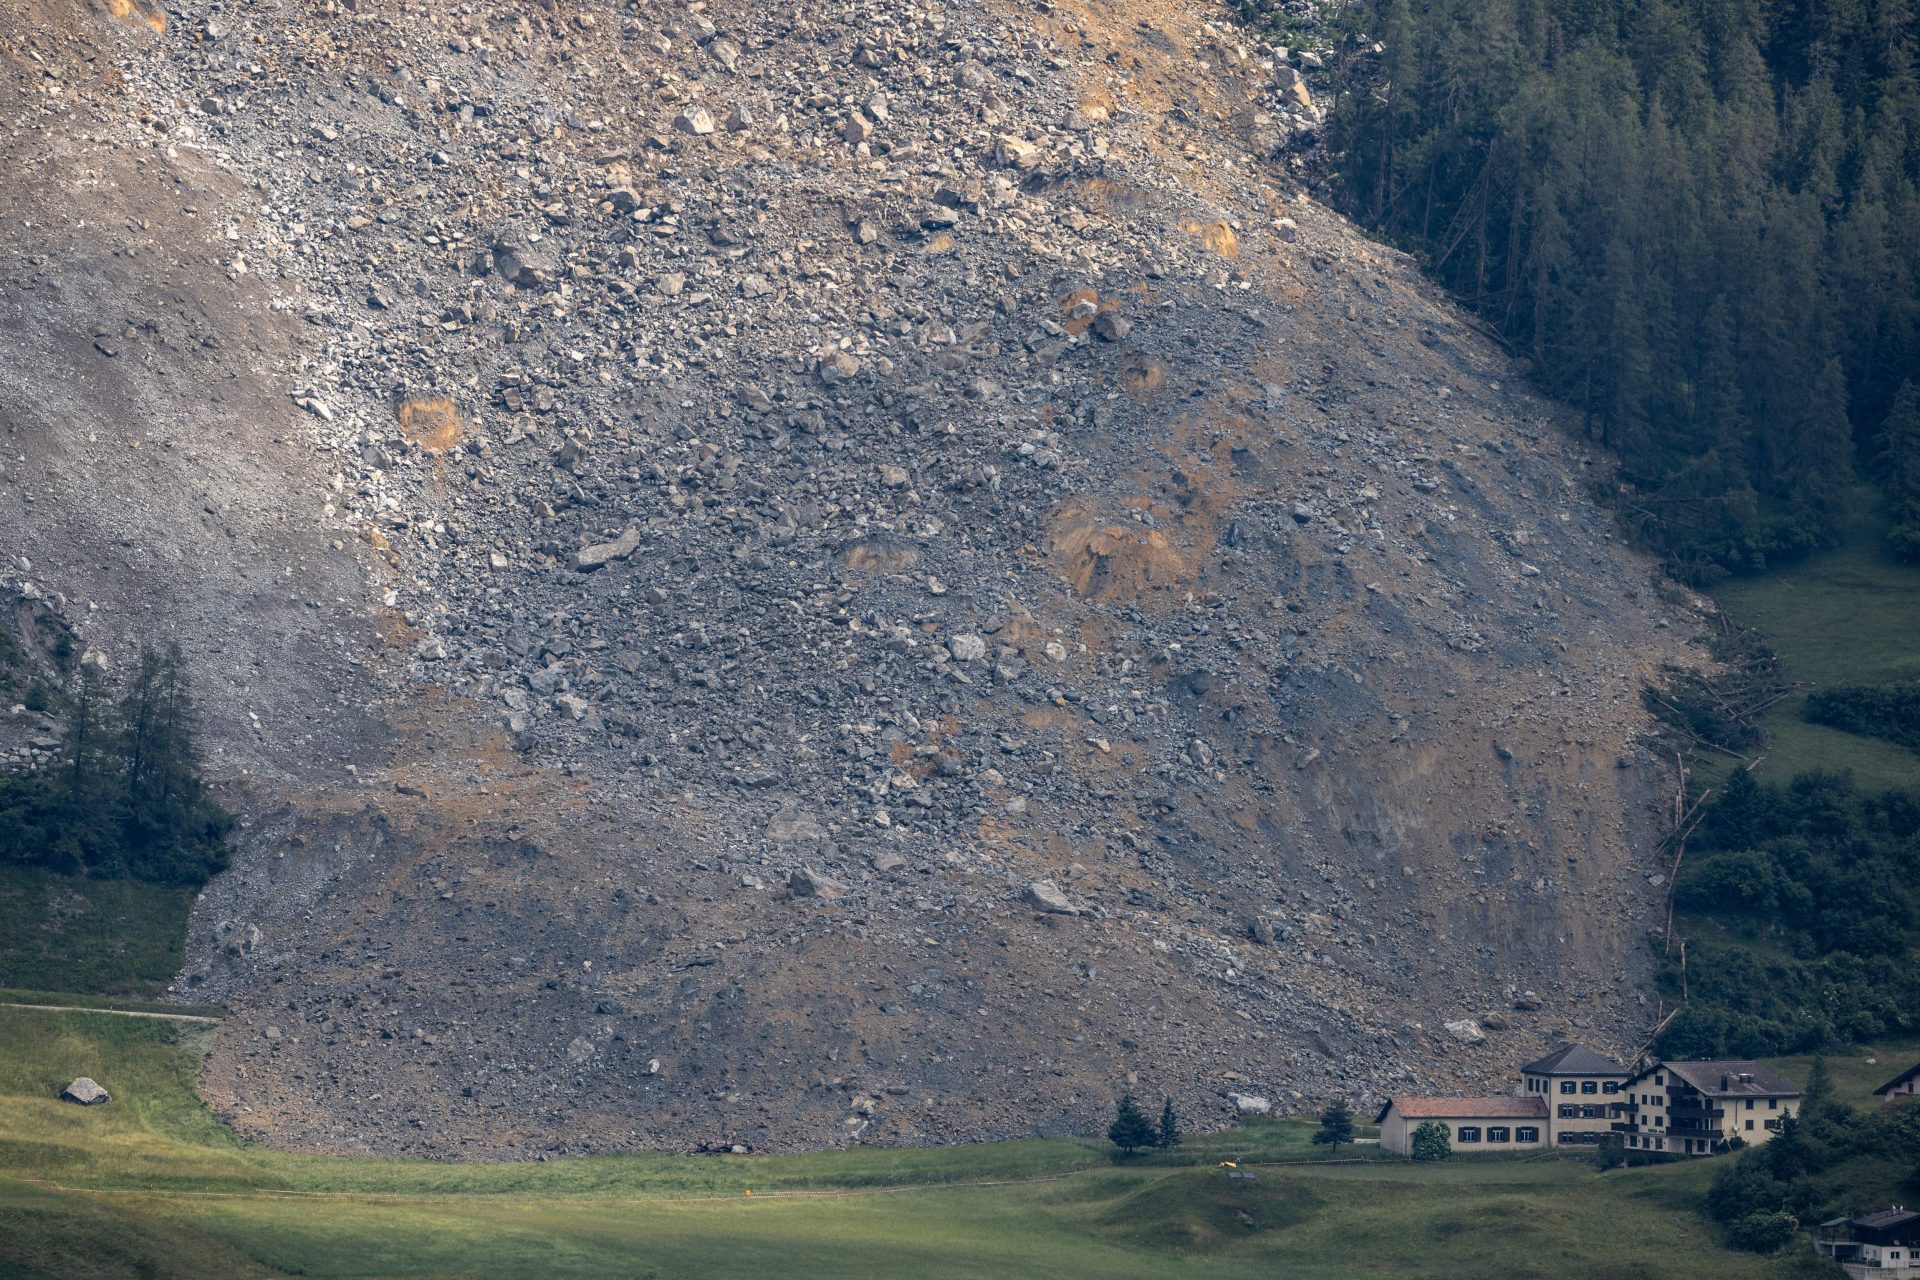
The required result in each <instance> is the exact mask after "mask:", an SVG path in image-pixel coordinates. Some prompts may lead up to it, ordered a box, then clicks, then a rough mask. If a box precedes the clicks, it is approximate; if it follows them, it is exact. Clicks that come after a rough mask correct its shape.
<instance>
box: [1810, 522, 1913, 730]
mask: <svg viewBox="0 0 1920 1280" xmlns="http://www.w3.org/2000/svg"><path fill="white" fill-rule="evenodd" d="M1916 532H1917V533H1920V527H1917V528H1916ZM1806 717H1807V719H1808V720H1810V721H1812V722H1813V723H1814V724H1824V725H1829V726H1831V727H1833V728H1835V729H1844V730H1845V731H1846V732H1848V733H1858V734H1862V735H1864V736H1866V737H1869V738H1885V739H1886V740H1887V741H1888V742H1894V743H1898V744H1899V745H1900V746H1903V747H1905V748H1907V749H1908V750H1909V751H1920V684H1887V685H1848V686H1845V687H1843V688H1839V689H1822V690H1820V691H1819V692H1817V693H1813V694H1809V695H1808V696H1807V707H1806Z"/></svg>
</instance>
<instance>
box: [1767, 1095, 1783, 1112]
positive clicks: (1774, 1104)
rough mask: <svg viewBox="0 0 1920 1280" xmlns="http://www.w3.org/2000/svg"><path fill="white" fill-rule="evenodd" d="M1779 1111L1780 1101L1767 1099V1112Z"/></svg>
mask: <svg viewBox="0 0 1920 1280" xmlns="http://www.w3.org/2000/svg"><path fill="white" fill-rule="evenodd" d="M1779 1109H1780V1099H1778V1098H1768V1099H1767V1110H1769V1111H1778V1110H1779Z"/></svg>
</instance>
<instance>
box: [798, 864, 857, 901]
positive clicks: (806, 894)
mask: <svg viewBox="0 0 1920 1280" xmlns="http://www.w3.org/2000/svg"><path fill="white" fill-rule="evenodd" d="M787 888H789V889H791V890H792V891H793V896H794V897H796V898H837V897H839V896H840V895H841V894H843V893H845V892H846V891H847V886H845V885H844V884H841V883H840V882H839V881H838V880H835V879H834V878H833V877H832V876H829V875H825V874H822V873H821V872H818V871H815V870H814V869H813V868H812V867H800V868H797V869H796V870H794V871H793V872H792V873H791V874H789V875H788V876H787Z"/></svg>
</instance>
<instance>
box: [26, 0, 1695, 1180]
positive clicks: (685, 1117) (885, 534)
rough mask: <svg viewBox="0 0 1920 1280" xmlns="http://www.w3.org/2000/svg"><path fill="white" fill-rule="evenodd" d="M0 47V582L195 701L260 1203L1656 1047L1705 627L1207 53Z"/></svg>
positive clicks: (869, 31)
mask: <svg viewBox="0 0 1920 1280" xmlns="http://www.w3.org/2000/svg"><path fill="white" fill-rule="evenodd" d="M0 15H3V16H4V17H5V18H6V22H5V24H4V29H5V31H6V35H5V36H4V37H0V53H4V58H3V59H0V67H4V75H3V76H0V107H4V109H5V111H6V113H7V116H8V118H9V119H10V120H12V121H13V122H14V126H13V128H12V129H11V130H10V131H8V132H7V133H6V134H5V135H4V141H0V148H3V149H4V150H0V163H5V164H6V165H7V166H8V167H9V169H10V171H13V172H19V173H25V174H30V175H32V178H33V180H32V181H31V182H25V183H10V184H6V185H5V186H4V187H0V250H3V251H0V352H3V353H4V356H5V358H4V360H0V422H4V424H5V428H6V432H7V444H8V447H7V450H6V454H7V456H6V459H5V463H4V468H0V541H3V542H4V545H5V547H6V548H7V561H8V564H7V567H6V576H5V579H4V581H5V584H6V588H7V589H8V590H9V591H12V592H14V593H16V594H22V595H27V596H31V597H34V598H36V599H38V600H44V601H46V602H47V603H48V604H49V606H50V607H53V608H56V609H57V610H58V611H59V612H60V613H61V614H62V616H63V617H65V619H66V620H67V622H68V624H69V625H71V626H73V627H75V628H76V629H77V630H78V632H79V633H80V636H81V638H82V641H83V642H84V644H85V645H87V646H89V647H91V648H93V649H94V650H96V651H98V652H100V653H102V654H105V655H107V657H108V659H109V660H113V659H114V658H116V657H119V658H121V659H124V657H125V655H126V654H127V653H128V652H129V651H130V649H131V648H132V647H133V646H134V645H135V644H136V643H137V642H138V641H139V640H141V639H143V638H146V637H149V636H152V635H156V634H162V635H167V636H170V637H173V638H177V639H178V640H179V641H180V642H181V644H182V646H183V648H184V649H185V651H186V652H187V654H188V655H189V659H190V661H192V662H193V663H194V665H195V676H196V681H197V688H198V689H199V691H200V693H201V696H202V698H203V701H204V702H205V704H206V711H207V720H208V725H207V728H208V736H209V738H210V741H209V743H208V748H209V751H208V754H209V758H210V762H211V764H212V767H213V768H214V770H215V771H216V772H217V773H218V774H219V775H220V777H221V779H222V780H223V783H224V792H223V797H224V799H225V800H226V802H227V803H228V805H229V807H231V808H233V809H234V810H235V811H236V812H238V813H239V814H240V815H241V818H242V827H241V833H240V838H239V841H238V846H237V848H236V850H235V856H234V866H233V869H232V870H230V871H228V872H226V873H225V874H224V875H223V876H221V877H220V878H219V879H218V880H216V881H215V882H214V883H213V884H212V885H211V886H210V887H209V888H208V890H207V892H206V893H205V895H204V896H203V898H202V900H201V903H200V905H199V908H198V910H197V912H196V916H195V924H194V929H193V934H192V937H191V939H190V943H189V953H190V955H189V967H188V971H187V973H186V974H185V975H184V976H183V979H182V982H181V983H180V989H181V991H182V992H183V994H189V995H190V997H191V998H193V999H196V1000H211V1001H219V1002H222V1003H224V1004H226V1005H227V1006H228V1007H230V1008H231V1009H232V1010H233V1011H234V1014H235V1016H234V1017H233V1018H232V1019H231V1020H230V1021H229V1022H227V1023H226V1024H225V1025H224V1026H223V1028H222V1031H221V1034H220V1036H219V1039H218V1041H217V1042H216V1044H215V1046H214V1048H213V1051H212V1055H211V1057H210V1059H209V1062H208V1065H207V1067H206V1070H205V1074H204V1076H203V1079H202V1089H203V1092H204V1094H205V1096H206V1097H207V1098H208V1099H209V1101H210V1102H212V1103H213V1105H214V1106H215V1108H216V1109H217V1110H218V1111H219V1113H220V1114H221V1115H222V1116H223V1117H225V1118H227V1119H229V1120H230V1121H231V1122H232V1123H233V1124H234V1125H235V1126H236V1127H237V1128H238V1129H239V1130H240V1131H241V1132H242V1133H244V1134H246V1135H248V1136H250V1137H256V1138H260V1139H264V1140H267V1141H271V1142H274V1143H277V1144H283V1145H286V1146H291V1147H297V1148H303V1149H311V1150H326V1151H355V1152H364V1151H369V1150H371V1151H376V1152H381V1153H388V1154H399V1153H409V1154H425V1155H436V1156H475V1157H477V1156H483V1155H499V1156H519V1157H525V1156H530V1155H533V1154H536V1153H549V1152H560V1151H585V1150H609V1149H619V1148H626V1147H636V1146H662V1145H664V1146H692V1145H697V1144H701V1143H705V1142H710V1141H727V1142H735V1141H737V1142H742V1143H747V1144H751V1145H752V1146H754V1147H756V1148H759V1149H781V1148H787V1149H791V1148H803V1147H817V1146H830V1145H836V1144H841V1143H845V1142H848V1141H851V1140H860V1141H866V1142H884V1143H905V1142H933V1141H958V1140H971V1139H980V1138H986V1137H996V1136H1007V1135H1018V1134H1026V1133H1032V1132H1042V1133H1062V1132H1078V1131H1084V1130H1085V1129H1087V1128H1089V1127H1092V1125H1093V1124H1094V1122H1095V1120H1096V1118H1098V1117H1100V1116H1102V1115H1103V1114H1104V1113H1105V1112H1106V1111H1107V1109H1108V1108H1109V1107H1110V1105H1111V1097H1112V1095H1113V1093H1114V1092H1115V1091H1116V1090H1118V1089H1120V1088H1123V1087H1126V1086H1127V1085H1129V1084H1135V1085H1136V1087H1137V1088H1138V1089H1139V1090H1140V1091H1141V1092H1143V1093H1146V1094H1153V1093H1157V1092H1166V1093H1170V1094H1172V1095H1173V1096H1175V1097H1176V1098H1177V1099H1178V1100H1179V1102H1180V1105H1181V1107H1182V1111H1183V1114H1187V1115H1191V1116H1193V1117H1195V1120H1196V1122H1197V1123H1199V1124H1200V1125H1202V1126H1203V1127H1204V1126H1205V1125H1207V1124H1211V1123H1218V1122H1219V1121H1220V1120H1222V1119H1223V1118H1224V1117H1225V1116H1227V1115H1229V1114H1231V1113H1232V1111H1233V1110H1234V1107H1235V1104H1234V1102H1233V1101H1232V1100H1231V1095H1254V1096H1259V1097H1264V1098H1268V1099H1270V1100H1272V1101H1273V1102H1274V1104H1275V1105H1276V1106H1278V1107H1279V1108H1280V1109H1282V1110H1285V1109H1290V1108H1294V1107H1298V1106H1302V1105H1304V1104H1305V1103H1306V1102H1310V1101H1313V1100H1318V1099H1323V1098H1327V1097H1331V1096H1334V1095H1345V1096H1349V1097H1356V1098H1357V1097H1358V1096H1359V1095H1368V1096H1373V1095H1377V1094H1379V1093H1381V1092H1384V1091H1387V1090H1390V1089H1402V1090H1404V1089H1413V1088H1440V1087H1446V1086H1455V1085H1465V1084H1468V1083H1473V1084H1476V1085H1477V1084H1478V1083H1479V1082H1480V1081H1482V1080H1484V1079H1485V1078H1487V1077H1489V1076H1492V1075H1495V1074H1500V1073H1504V1072H1505V1071H1506V1070H1507V1069H1509V1068H1510V1067H1511V1066H1512V1065H1514V1064H1515V1063H1517V1062H1519V1061H1521V1060H1524V1059H1525V1058H1527V1057H1529V1056H1532V1055H1533V1054H1535V1053H1536V1052H1538V1050H1539V1049H1540V1048H1541V1047H1542V1046H1543V1045H1544V1044H1545V1043H1547V1042H1548V1041H1550V1040H1552V1039H1554V1038H1555V1037H1557V1036H1561V1035H1564V1034H1567V1033H1568V1032H1569V1031H1570V1030H1571V1031H1573V1032H1576V1033H1577V1034H1578V1035H1579V1036H1580V1037H1581V1038H1582V1039H1585V1040H1587V1041H1588V1042H1590V1043H1595V1044H1597V1045H1600V1046H1603V1047H1609V1048H1614V1049H1617V1050H1622V1051H1624V1050H1628V1049H1631V1048H1632V1047H1634V1046H1635V1045H1637V1044H1639V1043H1641V1042H1642V1041H1643V1040H1644V1039H1645V1037H1646V1035H1647V1033H1648V1032H1649V1031H1650V1029H1651V1022H1652V1018H1651V1016H1650V1010H1649V1006H1648V1005H1647V1003H1646V1001H1645V1000H1644V999H1643V997H1642V994H1641V993H1642V992H1644V991H1645V990H1647V988H1648V984H1649V980H1650V967H1651V962H1652V961H1651V956H1650V954H1649V952H1648V951H1647V948H1646V947H1645V945H1644V939H1645V935H1646V933H1647V931H1648V930H1649V928H1651V927H1654V926H1655V925H1656V924H1657V922H1658V920H1659V915H1660V912H1661V910H1662V902H1661V894H1660V890H1659V889H1658V888H1657V887H1655V886H1656V884H1657V877H1658V875H1659V869H1658V868H1656V867H1655V866H1654V865H1653V863H1652V860H1651V857H1650V854H1649V851H1650V849H1651V847H1652V845H1653V843H1654V839H1653V837H1654V835H1655V834H1657V826H1658V823H1659V822H1660V821H1661V815H1662V814H1663V813H1664V811H1665V806H1666V804H1667V802H1668V800H1669V799H1670V795H1671V791H1672V786H1673V783H1672V779H1671V777H1670V776H1669V774H1668V772H1667V769H1666V766H1665V764H1664V762H1663V761H1661V760H1656V759H1655V758H1654V757H1653V756H1652V755H1650V754H1649V753H1648V752H1646V751H1645V750H1643V749H1641V748H1640V747H1639V746H1638V740H1639V736H1640V735H1641V733H1642V732H1643V731H1644V729H1645V728H1646V722H1645V718H1644V713H1643V712H1642V710H1641V708H1640V705H1639V691H1640V689H1641V687H1642V685H1643V684H1644V683H1645V682H1646V681H1647V680H1648V679H1649V678H1650V677H1651V675H1652V674H1653V673H1654V672H1655V671H1656V670H1657V669H1658V667H1659V666H1660V665H1661V664H1662V663H1664V662H1669V661H1685V660H1687V654H1686V652H1685V650H1684V647H1683V642H1682V639H1681V637H1682V636H1684V635H1685V634H1687V633H1689V632H1690V631H1691V630H1692V629H1693V628H1692V627H1691V626H1690V625H1688V620H1687V619H1686V618H1685V617H1683V616H1682V615H1683V614H1684V613H1685V612H1688V611H1690V605H1689V603H1688V602H1687V601H1686V599H1685V598H1684V597H1683V596H1674V597H1664V598H1663V596H1662V594H1661V591H1660V589H1659V588H1658V587H1657V586H1656V580H1655V578H1654V575H1653V572H1652V568H1651V566H1650V564H1649V563H1648V562H1646V561H1644V560H1642V559H1641V558H1639V557H1637V556H1635V555H1633V554H1632V553H1630V552H1628V551H1626V550H1625V549H1623V548H1622V547H1621V546H1619V545H1618V544H1617V542H1616V541H1615V540H1614V538H1613V537H1612V536H1611V535H1610V532H1609V525H1608V518H1607V517H1606V516H1605V515H1604V514H1603V513H1602V512H1601V511H1599V510H1598V509H1596V508H1595V507H1594V506H1593V505H1591V503H1590V501H1589V493H1590V490H1591V488H1592V486H1593V485H1594V484H1595V483H1597V482H1598V481H1599V480H1600V478H1601V477H1602V476H1604V475H1605V474H1606V469H1605V467H1604V466H1603V465H1601V464H1600V463H1599V462H1598V461H1597V460H1594V459H1590V458H1587V457H1585V456H1584V455H1583V454H1582V453H1581V451H1580V450H1579V448H1578V447H1576V446H1575V445H1573V444H1571V443H1569V441H1570V440H1571V439H1572V436H1571V433H1567V432H1564V431H1562V430H1561V425H1560V424H1559V423H1557V422H1556V420H1555V415H1556V411H1555V410H1553V409H1551V408H1550V407H1549V406H1547V405H1545V404H1543V403H1541V402H1539V401H1536V400H1534V399H1532V398H1530V397H1529V396H1528V395H1527V394H1526V392H1525V390H1524V388H1523V387H1522V386H1521V385H1520V384H1519V378H1518V375H1517V371H1515V370H1513V369H1510V368H1509V366H1508V365H1507V363H1506V361H1505V359H1504V357H1503V356H1502V355H1501V354H1500V353H1499V351H1498V350H1497V348H1495V347H1493V346H1492V345H1490V344H1489V343H1487V342H1486V341H1485V340H1483V339H1482V338H1481V337H1480V336H1479V334H1478V333H1477V331H1476V329H1475V328H1474V327H1473V326H1472V324H1470V323H1469V322H1467V321H1466V320H1464V319H1463V318H1462V317H1461V316H1460V315H1459V314H1458V313H1456V312H1455V311H1454V310H1453V309H1452V308H1451V307H1450V306H1449V305H1448V304H1447V303H1446V302H1445V301H1444V300H1443V299H1442V298H1441V297H1440V296H1439V295H1438V294H1437V293H1436V292H1435V291H1434V290H1432V289H1431V288H1429V287H1428V286H1427V285H1426V284H1424V283H1423V282H1422V281H1421V279H1420V277H1419V276H1418V275H1417V274H1416V272H1415V271H1414V269H1413V268H1412V266H1411V264H1410V263H1409V262H1408V261H1407V260H1406V259H1405V258H1403V257H1402V256H1400V255H1398V254H1395V253H1393V252H1391V251H1388V250H1385V249H1383V248H1381V247H1379V246H1378V245H1375V244H1373V243H1370V242H1369V241H1367V240H1365V239H1363V238H1362V237H1361V236H1359V235H1358V234H1357V233H1356V232H1355V231H1354V229H1353V228H1352V227H1351V226H1349V225H1348V224H1347V223H1345V222H1344V221H1342V220H1341V219H1340V218H1339V217H1338V216H1336V215H1335V214H1333V213H1331V212H1330V211H1328V210H1327V209H1325V208H1323V207H1321V206H1319V205H1318V204H1315V203H1314V202H1312V201H1311V200H1309V199H1307V198H1306V197H1305V196H1304V195H1303V194H1302V192H1301V190H1300V188H1299V185H1298V182H1297V181H1296V178H1295V173H1296V170H1295V167H1294V166H1293V164H1292V163H1291V162H1290V158H1289V157H1288V155H1287V154H1286V151H1285V147H1286V144H1287V140H1288V139H1289V138H1290V137H1294V136H1298V135H1304V134H1310V133H1311V132H1312V130H1313V129H1315V128H1317V126H1318V113H1317V109H1315V108H1313V107H1310V106H1306V105H1303V101H1302V99H1303V98H1304V97H1306V96H1307V95H1306V94H1304V93H1303V92H1301V91H1300V90H1298V89H1296V88H1295V87H1294V86H1295V77H1294V74H1293V73H1292V72H1291V70H1289V69H1288V68H1287V67H1286V66H1285V65H1284V63H1276V62H1275V60H1274V57H1273V55H1272V53H1271V51H1270V50H1267V49H1263V48H1261V47H1258V46H1254V45H1250V44H1248V43H1247V42H1246V41H1245V39H1244V38H1243V37H1242V36H1240V35H1237V34H1235V33H1234V32H1233V31H1231V30H1230V29H1229V28H1228V27H1227V26H1225V25H1224V22H1222V23H1211V22H1209V19H1211V18H1213V17H1214V16H1215V15H1214V13H1213V11H1212V10H1210V9H1208V8H1207V7H1205V6H1204V5H1202V4H1200V3H1199V0H1177V2H1174V3H1155V4H1147V5H1136V6H1128V8H1127V11H1126V14H1125V17H1124V18H1121V17H1118V16H1116V15H1115V14H1114V13H1112V12H1111V11H1109V10H1108V9H1107V8H1105V7H1102V6H1095V5H1091V4H1085V5H1083V4H1079V3H1074V2H1072V0H1062V2H1060V3H1049V4H1041V5H1037V6H1014V5H1002V4H1000V3H997V2H992V3H989V2H984V0H953V2H951V3H944V4H938V5H920V6H902V5H874V4H832V5H828V6H826V7H816V8H814V9H811V10H807V11H805V12H804V13H800V14H795V13H794V12H793V11H791V9H788V8H782V7H778V6H773V5H766V4H760V3H749V4H742V5H739V6H734V7H731V8H730V9H728V10H727V11H725V12H716V11H713V10H710V9H708V8H707V7H705V6H703V5H700V4H693V5H690V6H687V7H684V8H679V7H668V8H654V7H648V6H627V7H622V6H618V5H615V4H612V3H609V2H608V0H583V2H582V3H577V4H571V5H566V6H560V5H554V4H549V3H529V4H525V5H521V6H517V7H514V8H511V9H507V10H503V11H500V12H497V13H491V14H485V15H477V14H476V15H463V14H454V13H451V12H449V11H448V10H446V9H445V8H444V7H442V6H437V5H428V4H406V3H395V4H375V3H372V2H371V0H357V2H356V0H296V2H295V3H290V4H286V5H282V6H274V7H271V8H267V7H246V8H240V9H235V8H233V7H230V6H216V5H212V4H206V3H200V2H199V0H192V2H189V3H182V4H179V5H176V6H173V7H171V8H169V9H167V10H165V11H164V12H163V11H162V10H160V9H159V8H157V7H152V6H149V5H147V4H145V3H144V0H105V2H104V3H101V4H97V5H94V4H82V3H79V0H51V2H50V3H34V4H28V3H25V0H0ZM1487 1015H1497V1016H1487ZM1470 1018H1485V1021H1484V1023H1483V1024H1482V1025H1483V1027H1484V1028H1485V1030H1484V1032H1481V1031H1474V1030H1472V1029H1469V1028H1463V1029H1462V1032H1460V1033H1458V1034H1456V1033H1455V1032H1452V1031H1449V1030H1448V1029H1447V1027H1446V1025H1445V1024H1447V1023H1449V1022H1460V1021H1461V1020H1464V1019H1470ZM1481 1034H1484V1036H1485V1039H1484V1040H1483V1041H1482V1042H1480V1043H1468V1041H1469V1040H1471V1039H1473V1037H1474V1036H1477V1035H1481Z"/></svg>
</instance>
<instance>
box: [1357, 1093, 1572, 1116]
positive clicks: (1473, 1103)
mask: <svg viewBox="0 0 1920 1280" xmlns="http://www.w3.org/2000/svg"><path fill="white" fill-rule="evenodd" d="M1388 1105H1389V1106H1391V1107H1392V1108H1393V1109H1394V1110H1395V1111H1398V1112H1399V1113H1400V1114H1401V1115H1403V1116H1405V1117H1406V1118H1407V1119H1409V1120H1544V1119H1546V1118H1547V1103H1546V1099H1544V1098H1394V1099H1392V1101H1391V1102H1390V1103H1389V1104H1388ZM1382 1114H1385V1113H1384V1112H1382Z"/></svg>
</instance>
